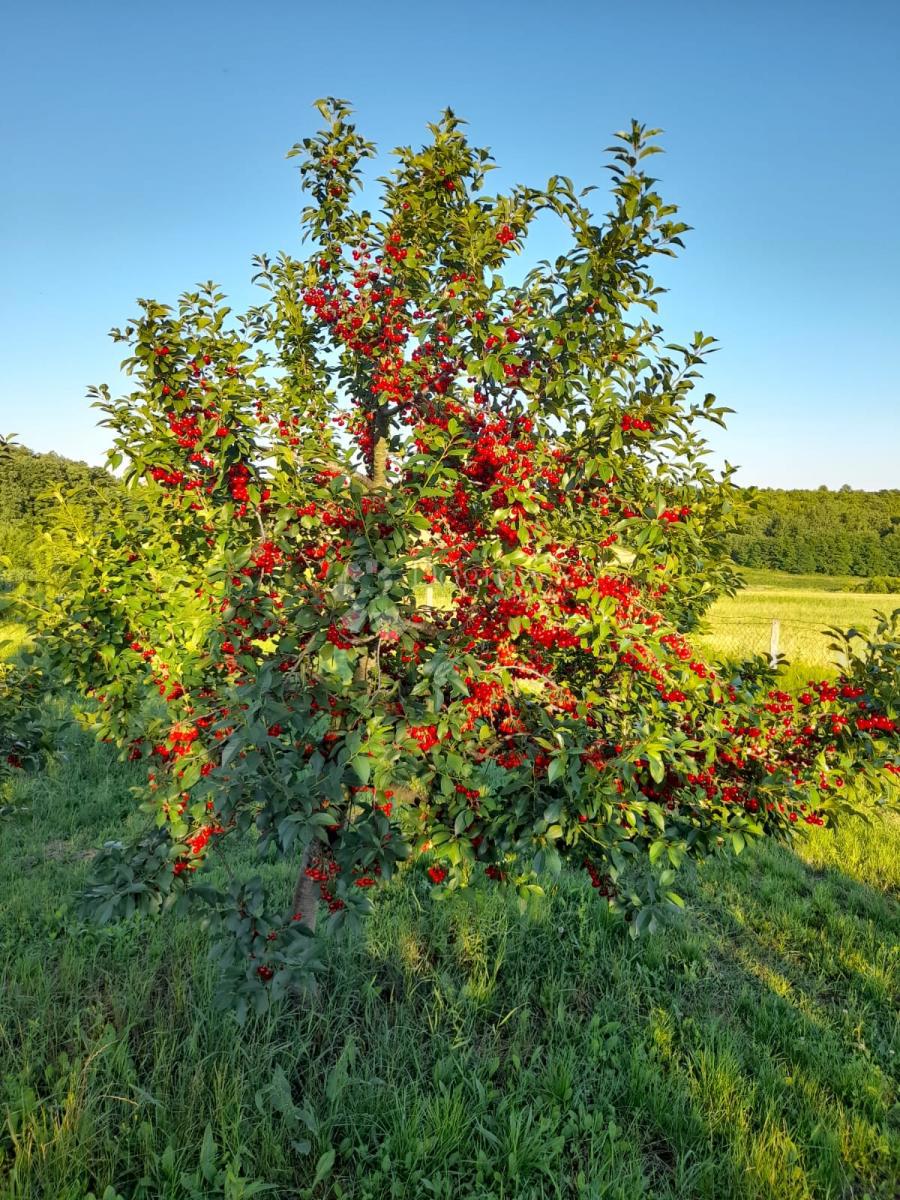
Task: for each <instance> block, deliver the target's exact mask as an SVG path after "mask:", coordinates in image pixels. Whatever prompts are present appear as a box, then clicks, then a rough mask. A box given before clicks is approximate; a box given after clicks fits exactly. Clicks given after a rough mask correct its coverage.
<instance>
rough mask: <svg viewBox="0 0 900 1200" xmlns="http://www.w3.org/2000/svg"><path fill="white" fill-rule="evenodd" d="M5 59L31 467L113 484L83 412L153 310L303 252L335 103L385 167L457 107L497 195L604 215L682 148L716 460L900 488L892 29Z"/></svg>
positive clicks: (163, 40) (597, 28) (532, 6)
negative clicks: (582, 191)
mask: <svg viewBox="0 0 900 1200" xmlns="http://www.w3.org/2000/svg"><path fill="white" fill-rule="evenodd" d="M3 40H4V43H5V44H4V48H3V50H2V52H0V55H2V57H0V66H2V70H0V102H2V103H0V149H2V159H0V161H2V164H3V174H4V176H5V179H4V182H3V184H2V187H0V242H2V245H0V272H2V287H0V355H2V374H0V432H12V431H16V432H18V434H19V438H20V440H21V441H23V442H24V443H25V444H26V445H29V446H32V447H33V448H35V449H38V450H49V449H55V450H57V451H59V452H61V453H64V454H67V455H70V456H72V457H76V458H85V459H87V460H89V461H93V462H99V461H100V460H101V459H102V454H103V449H104V446H105V435H104V432H103V431H102V430H99V429H97V428H96V426H95V420H96V416H95V414H94V412H93V410H92V409H91V408H90V407H89V406H88V403H87V401H86V399H85V389H86V386H87V385H88V384H90V383H100V382H108V383H110V385H111V386H112V387H113V388H114V390H116V389H117V388H118V387H120V386H122V387H123V388H124V385H120V376H119V374H118V362H119V359H120V358H121V356H122V355H121V348H117V347H116V346H114V345H113V344H112V343H111V342H110V341H109V339H108V338H107V336H106V334H107V331H108V330H109V328H110V327H111V326H112V325H116V324H120V323H124V321H125V320H126V319H127V317H128V316H129V315H130V314H131V313H132V312H133V310H134V299H135V297H137V296H152V297H155V298H157V299H160V300H165V301H169V300H174V299H175V298H176V297H177V295H178V294H179V292H181V291H183V290H185V289H187V288H189V287H191V286H192V285H193V284H194V283H195V282H197V281H199V280H205V279H209V278H214V279H215V280H216V281H217V282H219V283H220V284H222V285H223V286H224V288H225V289H226V290H227V291H228V292H229V294H230V295H231V296H232V297H233V298H234V302H235V304H236V306H237V307H241V306H243V305H244V304H245V303H248V302H250V301H251V300H252V298H253V296H254V292H253V288H252V286H251V285H250V282H249V279H250V258H251V256H252V255H253V254H254V253H257V252H260V251H277V250H279V249H296V248H297V247H298V235H297V231H298V215H299V210H300V204H301V201H300V194H299V185H298V177H297V172H296V168H295V165H294V164H293V163H291V162H287V161H285V158H284V154H285V152H286V150H287V149H288V148H289V147H290V146H291V145H292V144H293V143H294V142H295V141H297V140H298V139H299V138H300V137H302V136H304V135H305V134H306V133H309V132H311V131H312V130H314V129H315V127H316V124H317V121H318V116H317V114H316V113H315V112H314V111H313V110H312V108H311V104H312V101H313V100H314V99H316V98H317V97H319V96H323V95H337V96H344V97H347V98H348V99H350V100H351V101H352V102H353V104H354V105H355V107H356V109H357V114H358V119H359V124H360V127H361V128H362V130H363V132H364V133H365V134H366V135H367V136H369V137H371V138H373V139H375V140H376V141H377V142H378V143H379V145H381V146H382V147H383V148H385V149H389V148H391V147H393V146H395V145H397V144H399V143H403V142H410V141H416V140H418V139H419V136H420V133H422V132H423V131H424V125H425V123H426V122H427V121H428V120H430V119H432V118H433V117H434V116H435V115H436V114H437V113H438V112H439V111H440V110H441V109H442V108H444V107H445V106H447V105H450V106H451V107H453V108H454V109H455V110H456V111H457V112H458V113H459V114H460V115H461V116H463V117H465V118H466V119H467V120H468V121H469V123H470V128H471V134H472V137H473V139H474V140H475V141H476V142H478V143H479V144H484V145H489V146H491V147H492V149H493V151H494V153H495V155H496V157H497V159H498V161H499V163H500V164H501V166H502V168H503V171H502V174H501V173H500V172H498V173H497V175H495V177H494V178H495V179H496V180H497V183H498V185H503V184H508V183H512V182H516V181H522V182H533V183H543V182H545V180H546V178H547V177H548V176H549V175H551V174H554V173H561V174H568V175H571V176H573V177H574V178H575V180H576V181H577V182H578V183H580V184H587V183H590V182H598V183H600V184H601V185H603V183H604V179H605V175H606V173H605V172H604V171H603V170H602V164H603V162H604V161H605V160H604V155H603V147H604V146H607V145H608V144H609V142H610V140H611V139H610V134H611V133H612V131H613V130H615V129H617V128H621V127H622V126H623V125H625V124H626V123H627V122H628V120H629V119H630V118H631V117H632V116H636V117H638V118H639V119H640V120H642V121H645V122H647V123H649V124H652V125H658V126H662V127H663V128H664V130H665V137H664V145H665V147H666V151H667V153H666V155H665V157H658V158H656V159H654V160H653V163H654V167H655V168H656V170H657V173H658V174H659V175H660V178H661V180H662V185H663V192H664V195H666V197H667V198H671V199H672V200H674V201H675V202H677V203H678V204H679V205H680V207H681V212H682V215H683V217H684V219H685V220H687V221H688V222H689V223H690V224H691V225H692V226H693V227H694V232H692V233H691V234H689V235H688V240H687V247H686V251H685V253H684V255H683V256H682V258H681V259H679V260H678V261H677V262H676V263H674V264H672V265H667V267H666V270H665V272H664V274H663V275H662V279H663V282H665V283H666V285H667V286H668V287H669V288H670V289H671V290H670V294H669V295H668V296H667V297H666V300H665V303H664V308H663V314H664V321H665V325H666V332H667V334H668V335H670V337H671V339H672V340H676V341H678V340H682V339H684V338H686V337H688V336H689V335H690V334H691V332H692V331H693V330H695V329H701V328H702V329H703V330H704V331H706V332H709V333H712V334H714V335H716V336H717V337H718V338H719V339H720V341H721V342H722V349H721V350H720V352H719V353H718V354H717V355H716V356H714V358H713V360H712V361H711V364H710V368H709V370H708V372H707V376H706V384H707V387H708V388H709V389H710V390H713V391H715V392H716V393H717V394H718V395H719V397H720V399H721V400H722V401H723V402H724V403H727V404H729V405H730V406H731V407H732V408H735V409H736V410H737V413H736V415H735V416H733V417H732V418H731V420H730V424H729V429H728V431H727V432H726V433H724V434H723V433H720V432H716V433H715V435H714V437H713V444H714V447H715V450H716V455H717V460H719V461H720V460H721V459H722V458H725V457H727V458H728V459H729V460H730V461H732V462H734V463H739V464H741V467H742V470H741V472H740V474H739V479H740V480H741V481H742V482H745V483H756V484H759V485H772V486H817V485H819V484H822V483H825V484H828V485H829V486H831V487H837V486H840V485H841V484H843V483H850V484H852V485H854V486H858V487H869V488H875V487H888V486H900V469H898V466H897V463H898V461H900V383H898V372H897V367H896V353H897V349H898V337H897V330H898V324H900V321H898V318H900V303H898V299H897V284H898V279H900V224H898V221H897V211H898V195H900V120H898V118H900V82H898V78H900V73H898V72H897V70H896V56H897V46H898V44H900V3H898V2H897V0H857V2H856V3H853V4H849V3H846V2H845V0H840V2H836V0H780V2H777V3H775V2H769V0H753V2H749V0H748V2H745V3H740V4H739V3H736V2H735V0H708V2H702V0H684V2H678V0H642V2H641V3H634V4H624V3H622V2H621V0H617V2H616V3H612V2H607V0H597V2H595V3H588V2H586V0H554V2H553V3H549V2H548V3H542V2H539V0H518V3H515V2H513V3H510V2H505V3H502V4H499V3H491V0H478V2H477V3H475V2H473V0H454V2H453V3H447V4H434V3H428V2H427V0H420V2H419V3H412V2H402V3H395V2H392V0H370V2H369V3H365V2H360V0H344V2H343V3H332V4H322V3H317V4H312V3H307V2H306V0H294V2H292V3H289V2H285V0H266V2H265V3H262V4H252V3H247V2H244V3H241V4H237V3H232V2H231V0H217V2H216V3H211V2H209V0H200V2H190V3H188V2H185V3H183V4H176V3H171V2H170V0H161V2H158V3H154V4H140V5H138V4H124V3H122V2H121V0H119V2H118V3H109V2H107V0H91V2H90V3H87V4H73V3H71V2H69V0H66V2H62V0H56V2H53V3H49V2H47V0H31V2H30V3H28V4H25V3H22V2H21V0H20V2H19V3H15V2H14V0H11V2H10V4H9V5H7V7H6V14H5V20H4V39H3ZM602 201H603V197H602V196H601V197H600V202H601V203H602ZM547 248H549V247H547ZM541 249H543V248H542V247H538V250H541Z"/></svg>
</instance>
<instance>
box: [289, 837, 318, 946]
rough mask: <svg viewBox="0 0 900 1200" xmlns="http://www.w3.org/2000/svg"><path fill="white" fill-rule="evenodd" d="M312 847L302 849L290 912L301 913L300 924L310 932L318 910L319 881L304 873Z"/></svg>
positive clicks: (313, 926)
mask: <svg viewBox="0 0 900 1200" xmlns="http://www.w3.org/2000/svg"><path fill="white" fill-rule="evenodd" d="M311 851H312V847H311V846H307V847H306V849H305V850H304V851H303V857H302V858H301V859H300V872H299V874H298V875H297V883H296V885H295V887H294V899H293V901H292V903H293V908H292V909H291V912H292V913H301V914H302V916H301V920H300V924H301V925H303V926H305V928H306V929H308V930H309V932H310V933H315V932H316V917H317V916H318V912H319V900H320V893H319V882H318V880H317V879H310V878H309V876H308V875H307V874H306V868H307V867H308V866H309V863H310V859H311V858H312V853H311Z"/></svg>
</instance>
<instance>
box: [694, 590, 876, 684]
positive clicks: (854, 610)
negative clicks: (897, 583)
mask: <svg viewBox="0 0 900 1200" xmlns="http://www.w3.org/2000/svg"><path fill="white" fill-rule="evenodd" d="M745 574H746V575H747V576H748V584H749V585H748V587H746V588H745V589H744V590H743V591H741V592H738V594H737V595H736V596H726V597H723V598H722V599H721V600H717V601H716V603H715V604H714V605H713V607H712V609H711V610H710V612H709V614H708V617H707V621H708V624H709V626H710V632H709V633H708V634H706V635H704V636H702V637H700V638H699V639H698V641H699V644H700V645H701V646H704V647H705V648H706V649H707V650H708V651H709V652H710V653H712V654H715V655H717V656H720V657H723V658H739V657H741V656H743V655H748V654H768V653H769V645H770V638H771V629H772V621H773V620H778V622H779V624H780V630H779V650H780V653H781V654H783V655H785V657H786V658H787V659H788V660H789V661H790V662H791V663H793V664H797V665H799V664H802V668H803V669H804V670H806V669H808V670H813V671H817V672H819V673H820V674H821V671H822V670H823V668H833V667H834V666H835V659H836V655H835V652H834V651H833V650H831V649H830V641H831V639H830V638H829V637H828V636H827V635H826V634H824V633H823V630H824V629H826V628H827V627H828V626H837V627H839V628H850V627H852V626H856V628H858V629H871V628H872V626H873V614H874V613H875V612H876V611H881V612H890V611H891V610H892V609H894V608H896V607H897V606H898V605H900V596H897V595H890V594H888V595H885V594H880V595H879V594H868V593H858V592H857V593H851V592H839V591H836V590H826V589H824V588H822V589H815V588H813V587H809V586H807V587H803V588H801V587H799V586H797V584H796V583H795V582H794V581H795V580H796V579H804V580H812V581H816V580H817V579H818V578H823V577H817V576H789V575H780V574H778V573H777V572H774V571H769V572H756V573H754V575H755V576H756V579H755V580H754V581H752V582H750V575H751V573H750V572H745ZM762 576H764V577H765V582H762V581H761V580H760V577H762ZM824 578H825V579H829V577H827V576H826V577H824ZM757 580H760V581H757ZM801 673H802V672H801Z"/></svg>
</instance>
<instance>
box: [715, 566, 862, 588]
mask: <svg viewBox="0 0 900 1200" xmlns="http://www.w3.org/2000/svg"><path fill="white" fill-rule="evenodd" d="M738 570H739V571H740V573H741V575H743V576H744V578H745V579H746V581H747V585H748V587H751V588H754V589H756V588H777V589H778V590H779V591H785V590H788V589H790V590H793V589H795V588H797V589H800V590H801V591H811V592H851V591H852V590H853V589H854V588H855V587H857V586H858V585H859V584H860V583H862V582H864V581H863V580H862V579H861V578H860V577H859V576H858V575H819V574H814V575H791V574H789V573H788V572H787V571H770V570H768V569H764V568H757V567H739V568H738Z"/></svg>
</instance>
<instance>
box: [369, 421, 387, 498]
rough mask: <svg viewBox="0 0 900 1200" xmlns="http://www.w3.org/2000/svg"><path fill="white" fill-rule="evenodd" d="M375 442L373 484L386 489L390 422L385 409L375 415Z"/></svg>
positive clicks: (373, 423)
mask: <svg viewBox="0 0 900 1200" xmlns="http://www.w3.org/2000/svg"><path fill="white" fill-rule="evenodd" d="M372 425H373V429H372V433H373V434H374V437H375V440H374V442H373V443H372V483H373V484H374V485H375V487H384V485H385V484H386V483H387V456H388V436H389V434H390V422H389V421H388V419H387V417H386V416H385V410H384V408H381V409H378V410H377V411H376V413H375V420H374V421H373V422H372Z"/></svg>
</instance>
